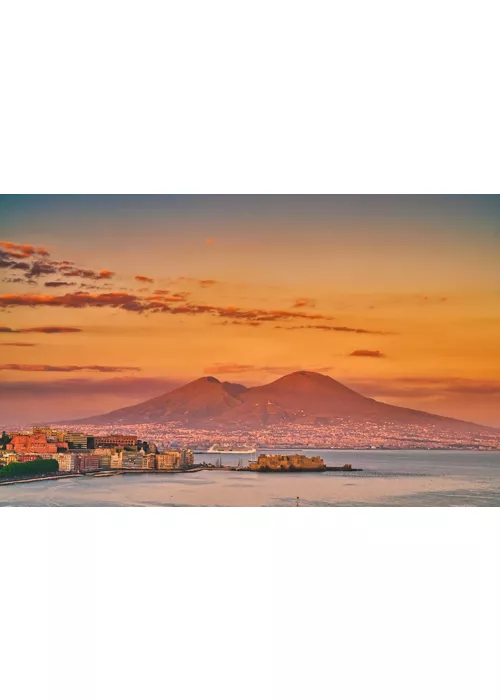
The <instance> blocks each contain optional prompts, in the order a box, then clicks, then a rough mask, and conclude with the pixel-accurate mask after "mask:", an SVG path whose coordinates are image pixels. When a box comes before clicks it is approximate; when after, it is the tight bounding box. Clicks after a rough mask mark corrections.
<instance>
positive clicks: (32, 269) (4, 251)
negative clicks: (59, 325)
mask: <svg viewBox="0 0 500 700" xmlns="http://www.w3.org/2000/svg"><path fill="white" fill-rule="evenodd" d="M27 258H28V259H30V260H29V261H25V262H23V260H25V259H27ZM49 258H50V254H49V251H48V250H47V249H46V248H41V247H36V246H32V245H27V244H26V245H25V244H22V245H21V244H16V243H11V242H9V241H0V267H2V268H10V269H13V270H22V271H23V272H24V274H25V281H28V282H29V281H32V280H34V279H37V278H39V277H43V276H47V275H56V274H61V275H63V276H64V277H82V278H84V279H91V280H96V281H102V280H108V279H111V278H112V277H113V276H114V275H115V273H114V272H112V271H111V270H99V271H98V272H96V271H95V270H90V269H86V268H81V267H77V266H75V265H74V263H73V262H71V261H70V260H51V259H49ZM21 280H22V278H19V279H17V280H16V281H21ZM46 286H52V287H56V286H62V283H61V284H59V283H56V282H54V283H47V285H46Z"/></svg>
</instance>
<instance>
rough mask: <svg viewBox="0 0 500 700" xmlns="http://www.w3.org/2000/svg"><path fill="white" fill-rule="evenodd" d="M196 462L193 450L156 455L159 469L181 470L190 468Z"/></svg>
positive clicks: (172, 451)
mask: <svg viewBox="0 0 500 700" xmlns="http://www.w3.org/2000/svg"><path fill="white" fill-rule="evenodd" d="M193 462H194V455H193V453H192V452H191V450H169V451H167V452H161V453H159V454H157V455H156V466H157V467H158V469H180V468H182V467H189V466H191V465H192V464H193Z"/></svg>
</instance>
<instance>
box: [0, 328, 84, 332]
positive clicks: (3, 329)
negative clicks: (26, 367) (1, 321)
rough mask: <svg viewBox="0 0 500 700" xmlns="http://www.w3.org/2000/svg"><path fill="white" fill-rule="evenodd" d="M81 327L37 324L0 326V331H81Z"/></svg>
mask: <svg viewBox="0 0 500 700" xmlns="http://www.w3.org/2000/svg"><path fill="white" fill-rule="evenodd" d="M81 332H82V329H81V328H74V327H73V326H35V327H33V328H9V327H8V326H0V333H81Z"/></svg>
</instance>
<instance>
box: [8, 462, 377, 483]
mask: <svg viewBox="0 0 500 700" xmlns="http://www.w3.org/2000/svg"><path fill="white" fill-rule="evenodd" d="M362 471H363V469H356V468H349V469H346V468H345V467H325V468H322V469H250V468H249V467H215V466H202V465H196V466H194V467H193V468H192V469H116V470H114V469H113V470H107V471H96V472H67V473H64V474H56V475H47V476H35V477H32V478H29V479H11V480H9V481H0V486H12V485H13V484H29V483H33V482H36V481H53V480H55V479H72V478H75V477H89V478H92V477H93V478H101V479H104V478H106V477H111V476H123V475H127V474H196V473H198V472H248V473H249V474H323V473H325V472H343V473H346V474H349V473H351V472H362Z"/></svg>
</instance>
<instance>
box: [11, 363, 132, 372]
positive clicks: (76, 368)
mask: <svg viewBox="0 0 500 700" xmlns="http://www.w3.org/2000/svg"><path fill="white" fill-rule="evenodd" d="M0 370H11V371H19V372H80V371H83V370H86V371H91V372H128V371H139V370H140V367H114V366H108V365H19V364H5V365H0Z"/></svg>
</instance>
